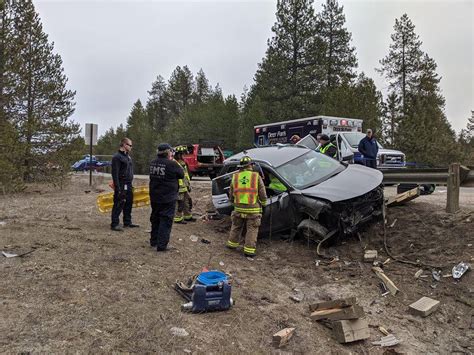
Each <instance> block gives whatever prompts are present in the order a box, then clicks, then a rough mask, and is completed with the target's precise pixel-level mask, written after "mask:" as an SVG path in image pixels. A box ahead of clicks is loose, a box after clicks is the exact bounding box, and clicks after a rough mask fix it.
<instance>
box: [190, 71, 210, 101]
mask: <svg viewBox="0 0 474 355" xmlns="http://www.w3.org/2000/svg"><path fill="white" fill-rule="evenodd" d="M210 94H211V87H210V85H209V80H207V78H206V74H204V71H203V70H202V69H200V70H199V71H198V73H197V74H196V89H195V91H194V93H193V101H194V102H195V103H199V102H206V101H207V100H208V99H209V95H210Z"/></svg>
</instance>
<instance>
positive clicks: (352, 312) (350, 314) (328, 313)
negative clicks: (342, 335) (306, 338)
mask: <svg viewBox="0 0 474 355" xmlns="http://www.w3.org/2000/svg"><path fill="white" fill-rule="evenodd" d="M364 314H365V313H364V309H363V308H362V307H361V306H359V305H353V306H349V307H344V308H333V309H322V310H317V311H314V312H313V313H311V320H321V319H329V320H342V319H357V318H360V317H363V316H364Z"/></svg>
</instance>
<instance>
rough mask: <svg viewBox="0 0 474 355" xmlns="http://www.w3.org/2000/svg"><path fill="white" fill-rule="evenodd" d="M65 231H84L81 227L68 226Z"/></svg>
mask: <svg viewBox="0 0 474 355" xmlns="http://www.w3.org/2000/svg"><path fill="white" fill-rule="evenodd" d="M64 229H67V230H71V231H80V230H82V229H81V228H80V227H73V226H67V227H64Z"/></svg>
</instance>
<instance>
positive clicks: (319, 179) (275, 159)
mask: <svg viewBox="0 0 474 355" xmlns="http://www.w3.org/2000/svg"><path fill="white" fill-rule="evenodd" d="M244 154H245V155H248V156H250V157H251V158H252V159H253V160H254V162H255V163H256V164H255V166H256V169H257V170H258V171H259V172H260V173H261V175H262V176H263V179H264V182H265V185H266V191H267V194H268V201H267V205H266V206H265V207H264V209H263V216H262V225H261V227H260V234H261V235H268V234H269V233H270V232H281V231H288V230H293V231H296V232H298V233H299V234H302V235H304V236H306V237H310V238H312V239H314V240H315V241H318V240H322V239H323V238H325V237H326V236H328V235H329V233H332V232H334V233H336V232H337V233H338V235H339V236H346V235H350V234H353V233H355V232H356V231H358V230H359V229H360V228H361V227H362V226H363V225H364V224H366V223H368V222H371V221H374V220H376V219H377V218H380V217H381V216H382V210H383V185H382V178H383V175H382V173H381V172H380V171H378V170H375V169H370V168H367V167H365V166H361V165H358V164H346V163H341V162H339V161H337V160H335V159H332V158H330V157H327V156H325V155H323V154H320V153H318V152H316V151H314V150H312V149H309V148H307V147H304V146H299V145H281V146H270V147H262V148H254V149H250V150H248V151H245V152H241V153H239V154H236V155H234V156H232V157H230V158H228V159H227V160H225V162H224V167H223V169H222V171H221V174H222V175H221V176H219V177H217V178H215V179H214V180H213V181H212V200H213V204H214V206H215V208H216V209H217V211H218V212H219V213H221V214H230V213H231V211H232V205H231V203H230V200H229V196H228V193H229V186H230V183H231V180H232V175H233V174H234V173H235V172H236V171H237V170H238V164H239V160H240V158H241V157H242V156H243V155H244ZM270 174H272V175H273V176H275V177H276V178H277V179H279V180H280V182H282V183H283V184H284V185H285V186H286V188H287V191H284V192H281V191H275V190H272V189H270V188H269V187H268V184H269V181H270V178H269V175H270Z"/></svg>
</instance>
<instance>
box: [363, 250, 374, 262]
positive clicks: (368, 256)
mask: <svg viewBox="0 0 474 355" xmlns="http://www.w3.org/2000/svg"><path fill="white" fill-rule="evenodd" d="M375 259H377V250H366V251H365V253H364V261H365V262H369V263H371V262H374V261H375Z"/></svg>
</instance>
